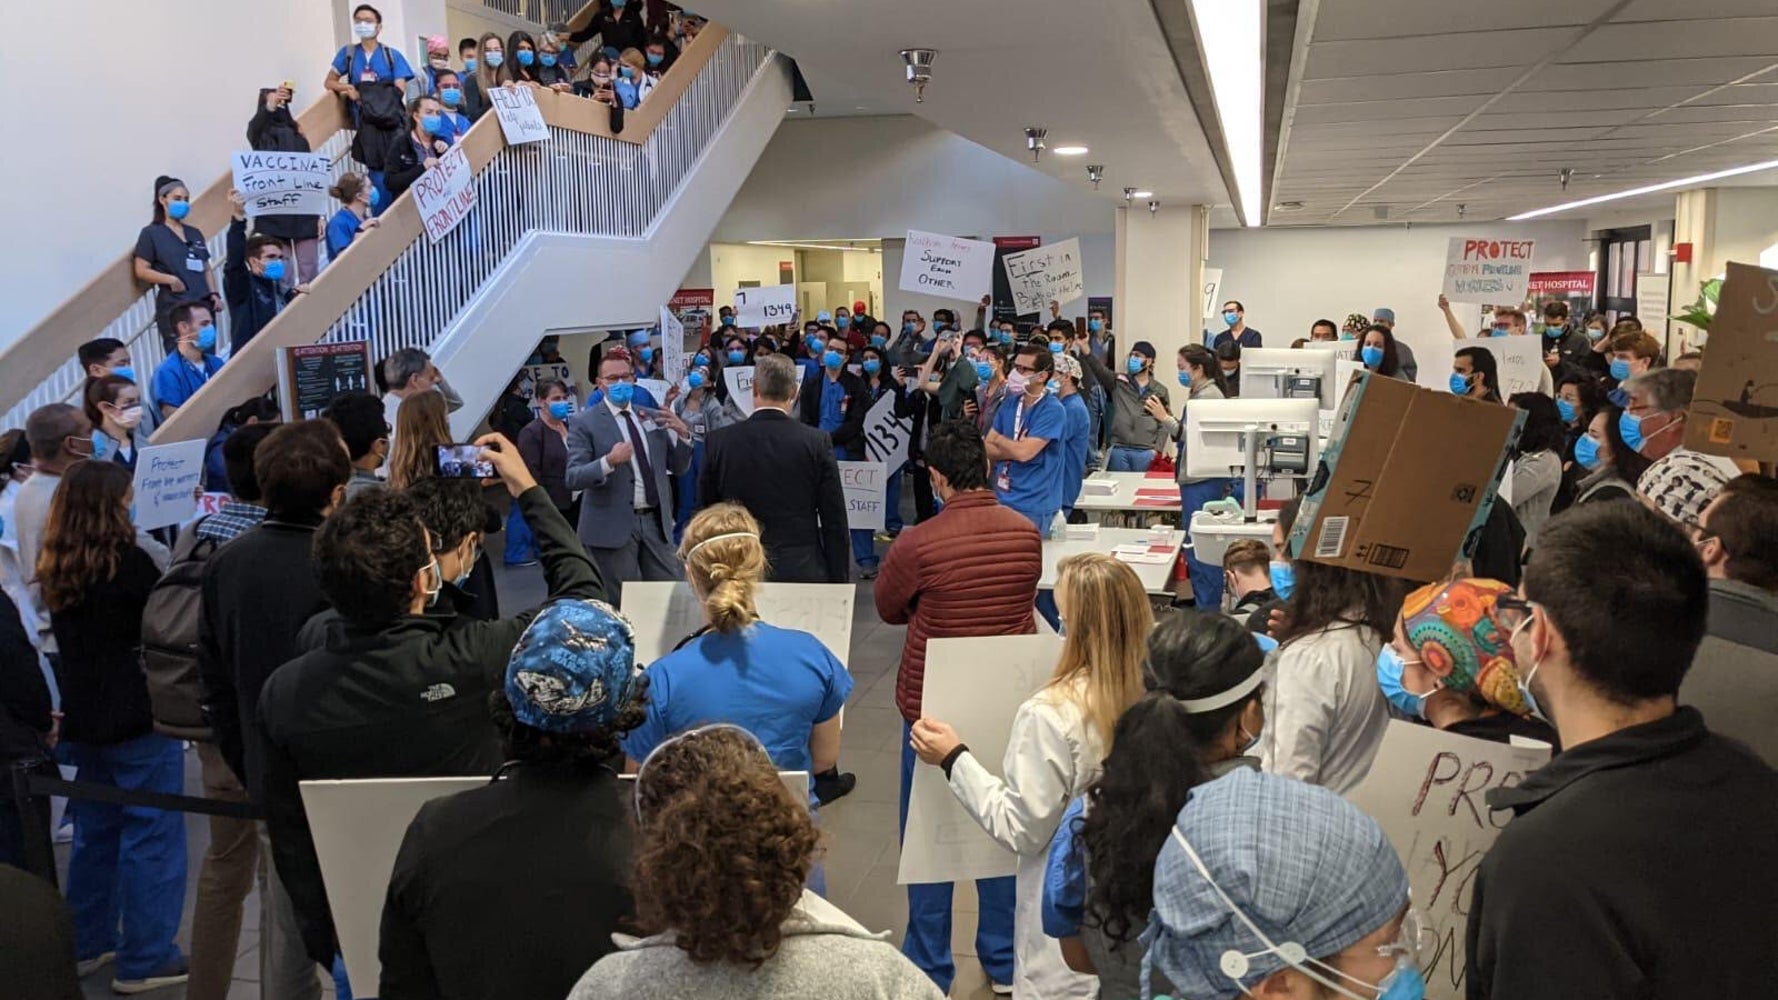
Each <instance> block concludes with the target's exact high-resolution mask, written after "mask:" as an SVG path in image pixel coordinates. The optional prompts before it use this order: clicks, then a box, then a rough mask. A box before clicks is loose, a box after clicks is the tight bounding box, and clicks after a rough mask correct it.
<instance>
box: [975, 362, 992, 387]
mask: <svg viewBox="0 0 1778 1000" xmlns="http://www.w3.org/2000/svg"><path fill="white" fill-rule="evenodd" d="M993 374H994V369H993V367H992V366H990V365H989V364H988V363H987V362H986V361H977V362H976V363H975V377H976V378H977V379H979V380H981V381H983V382H986V381H988V379H989V378H991V377H992V376H993Z"/></svg>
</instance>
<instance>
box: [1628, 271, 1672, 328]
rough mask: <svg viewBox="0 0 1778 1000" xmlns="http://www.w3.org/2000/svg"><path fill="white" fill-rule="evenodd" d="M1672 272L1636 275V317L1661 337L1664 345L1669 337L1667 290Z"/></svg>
mask: <svg viewBox="0 0 1778 1000" xmlns="http://www.w3.org/2000/svg"><path fill="white" fill-rule="evenodd" d="M1672 280H1673V276H1672V275H1670V274H1655V273H1653V272H1648V273H1645V274H1638V275H1636V318H1637V319H1638V320H1640V321H1641V322H1642V328H1643V329H1644V330H1647V331H1648V332H1649V335H1650V336H1654V337H1659V338H1660V339H1661V341H1662V346H1663V347H1665V346H1668V345H1667V344H1666V339H1667V291H1668V286H1669V285H1670V284H1671V283H1672Z"/></svg>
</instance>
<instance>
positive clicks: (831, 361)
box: [821, 351, 846, 370]
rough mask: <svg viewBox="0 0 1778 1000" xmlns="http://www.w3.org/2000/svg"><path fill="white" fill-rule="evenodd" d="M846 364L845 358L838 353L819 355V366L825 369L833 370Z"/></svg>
mask: <svg viewBox="0 0 1778 1000" xmlns="http://www.w3.org/2000/svg"><path fill="white" fill-rule="evenodd" d="M845 363H846V356H845V355H844V354H841V353H840V352H838V351H828V352H827V353H825V354H823V355H821V365H822V367H824V368H827V369H830V370H831V369H835V368H838V367H839V366H841V365H843V364H845Z"/></svg>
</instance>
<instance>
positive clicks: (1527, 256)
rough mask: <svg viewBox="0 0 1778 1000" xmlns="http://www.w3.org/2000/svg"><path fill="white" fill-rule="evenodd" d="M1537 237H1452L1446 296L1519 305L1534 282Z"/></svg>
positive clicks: (1446, 264)
mask: <svg viewBox="0 0 1778 1000" xmlns="http://www.w3.org/2000/svg"><path fill="white" fill-rule="evenodd" d="M1536 246H1537V241H1536V240H1485V239H1472V238H1470V237H1465V236H1453V237H1451V243H1450V246H1449V248H1448V249H1447V250H1446V251H1445V288H1444V291H1445V298H1447V299H1450V300H1451V301H1452V302H1481V303H1484V304H1487V305H1512V306H1516V305H1518V304H1519V303H1521V302H1524V301H1525V295H1526V293H1527V292H1529V291H1530V286H1531V252H1532V250H1533V249H1535V247H1536Z"/></svg>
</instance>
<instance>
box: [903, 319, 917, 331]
mask: <svg viewBox="0 0 1778 1000" xmlns="http://www.w3.org/2000/svg"><path fill="white" fill-rule="evenodd" d="M901 332H902V333H913V332H914V324H913V322H912V321H909V322H906V323H903V324H901Z"/></svg>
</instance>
